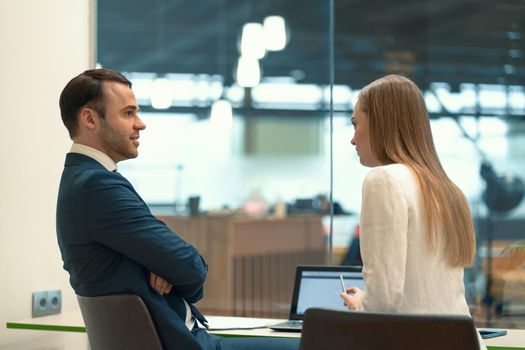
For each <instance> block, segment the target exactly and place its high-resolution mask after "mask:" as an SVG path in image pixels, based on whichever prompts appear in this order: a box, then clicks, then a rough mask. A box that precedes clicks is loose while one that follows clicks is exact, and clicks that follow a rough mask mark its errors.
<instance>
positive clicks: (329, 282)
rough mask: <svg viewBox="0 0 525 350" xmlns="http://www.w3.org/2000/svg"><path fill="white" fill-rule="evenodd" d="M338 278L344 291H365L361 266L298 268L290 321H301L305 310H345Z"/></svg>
mask: <svg viewBox="0 0 525 350" xmlns="http://www.w3.org/2000/svg"><path fill="white" fill-rule="evenodd" d="M339 275H341V276H342V277H343V280H344V283H345V286H346V287H347V288H348V287H359V288H360V289H362V290H365V282H364V280H363V273H362V268H361V267H360V266H298V267H297V273H296V276H295V286H294V295H293V299H292V306H291V309H290V319H292V320H302V319H303V316H304V313H305V312H306V309H308V308H311V307H321V308H327V309H335V310H347V308H346V306H344V304H343V300H342V299H341V297H340V296H339V294H340V293H341V291H342V287H341V281H340V276H339Z"/></svg>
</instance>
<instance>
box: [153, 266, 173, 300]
mask: <svg viewBox="0 0 525 350" xmlns="http://www.w3.org/2000/svg"><path fill="white" fill-rule="evenodd" d="M149 284H150V286H151V288H153V289H155V290H156V291H157V292H158V293H159V294H160V295H164V294H168V293H169V292H171V287H173V285H171V284H170V283H168V281H166V280H165V279H164V278H162V277H159V276H157V275H155V274H154V273H153V272H151V273H150V276H149Z"/></svg>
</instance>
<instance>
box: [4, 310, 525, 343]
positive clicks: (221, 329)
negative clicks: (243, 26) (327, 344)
mask: <svg viewBox="0 0 525 350" xmlns="http://www.w3.org/2000/svg"><path fill="white" fill-rule="evenodd" d="M206 318H207V319H208V321H209V325H210V328H212V330H211V331H210V333H214V334H217V335H224V336H252V337H253V336H255V337H262V336H266V337H290V338H291V337H294V338H297V337H300V335H301V334H300V333H288V332H275V331H273V330H271V329H268V328H259V327H264V326H267V325H269V324H273V323H277V322H279V321H282V320H280V319H272V318H251V317H228V316H206ZM6 326H7V328H10V329H30V330H44V331H62V332H86V327H85V326H84V321H83V320H82V315H81V314H80V311H78V312H70V313H62V314H59V315H52V316H44V317H37V318H30V319H27V320H21V321H15V322H7V324H6ZM230 328H234V329H230ZM242 328H256V329H242ZM507 331H508V333H507V335H505V336H503V337H497V338H492V339H485V344H486V345H487V347H488V348H489V349H497V350H516V349H525V330H521V329H509V330H507Z"/></svg>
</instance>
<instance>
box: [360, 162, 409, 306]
mask: <svg viewBox="0 0 525 350" xmlns="http://www.w3.org/2000/svg"><path fill="white" fill-rule="evenodd" d="M407 228H408V209H407V204H406V200H405V197H404V195H403V190H402V187H401V185H400V183H399V180H398V179H396V178H395V177H394V176H393V175H392V174H391V173H389V172H388V171H387V170H385V169H382V168H376V169H373V170H372V171H371V172H370V173H369V174H368V176H367V177H366V179H365V181H364V183H363V201H362V206H361V221H360V229H361V235H360V244H361V256H362V259H363V265H364V276H365V282H366V292H365V293H364V294H363V297H362V299H361V305H360V308H359V309H361V310H367V311H385V312H389V311H397V310H398V308H399V306H400V304H401V300H402V295H403V289H404V284H405V272H406V270H405V265H406V261H407Z"/></svg>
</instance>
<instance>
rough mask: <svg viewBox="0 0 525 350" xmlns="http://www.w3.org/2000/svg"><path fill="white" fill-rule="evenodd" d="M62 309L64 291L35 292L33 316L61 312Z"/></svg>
mask: <svg viewBox="0 0 525 350" xmlns="http://www.w3.org/2000/svg"><path fill="white" fill-rule="evenodd" d="M61 310H62V291H60V290H49V291H41V292H33V312H32V315H33V317H38V316H46V315H53V314H59V313H60V311H61Z"/></svg>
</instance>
